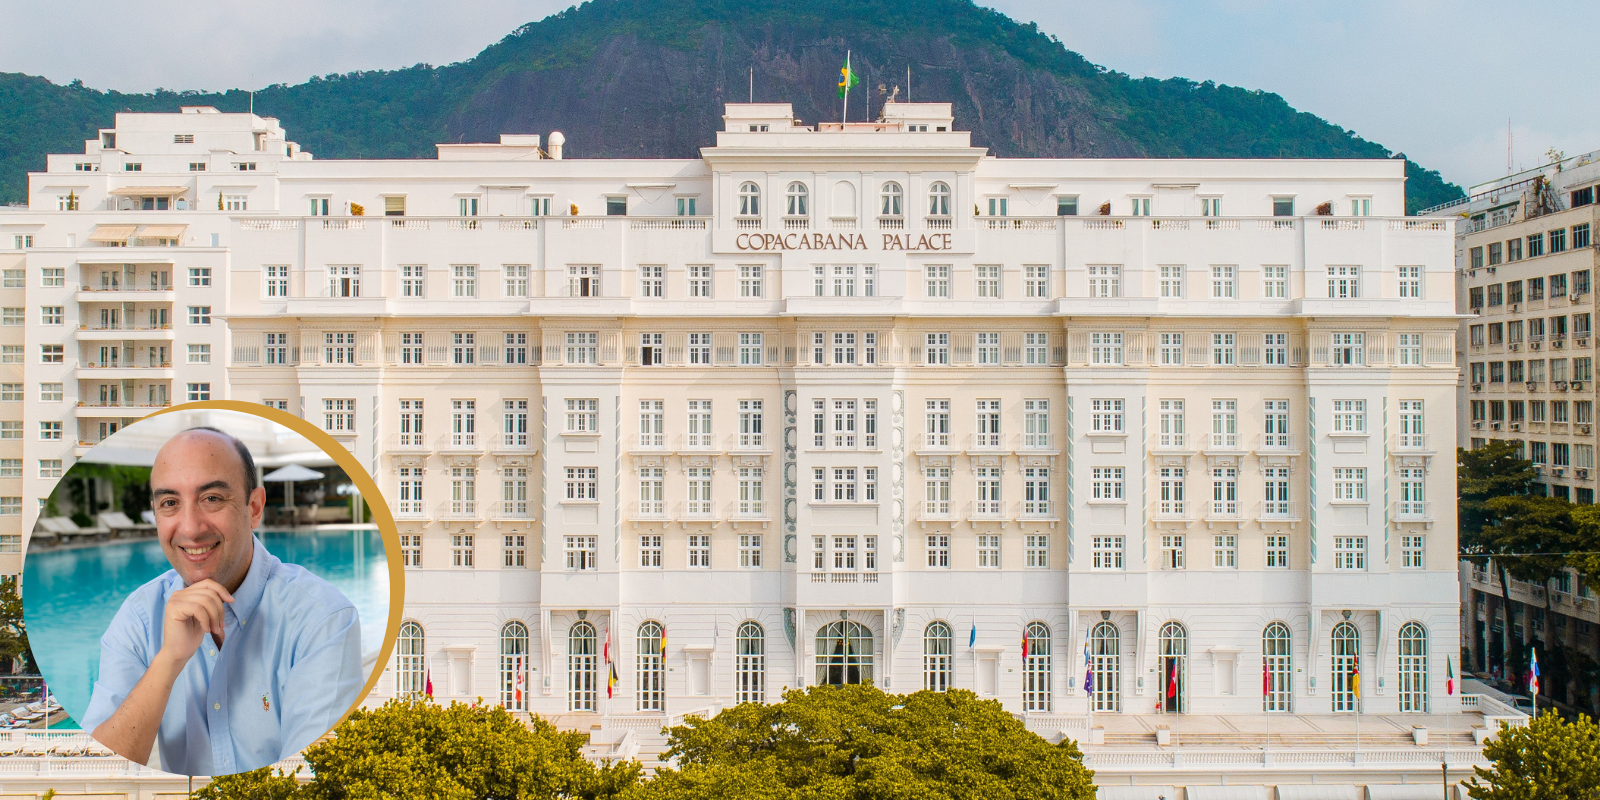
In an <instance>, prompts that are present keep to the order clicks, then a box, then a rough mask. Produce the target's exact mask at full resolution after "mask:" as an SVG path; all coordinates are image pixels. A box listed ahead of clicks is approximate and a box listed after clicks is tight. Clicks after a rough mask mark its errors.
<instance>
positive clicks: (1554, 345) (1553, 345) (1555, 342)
mask: <svg viewBox="0 0 1600 800" xmlns="http://www.w3.org/2000/svg"><path fill="white" fill-rule="evenodd" d="M1566 346H1567V343H1566V342H1565V341H1564V340H1561V339H1551V340H1550V349H1552V350H1560V349H1561V348H1563V347H1566Z"/></svg>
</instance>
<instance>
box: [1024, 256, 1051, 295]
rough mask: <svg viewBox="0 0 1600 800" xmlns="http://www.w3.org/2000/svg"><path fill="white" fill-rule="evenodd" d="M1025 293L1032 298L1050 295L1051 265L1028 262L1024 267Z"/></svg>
mask: <svg viewBox="0 0 1600 800" xmlns="http://www.w3.org/2000/svg"><path fill="white" fill-rule="evenodd" d="M1022 288H1023V294H1025V295H1026V296H1028V297H1030V298H1038V299H1043V298H1048V297H1049V296H1050V267H1049V266H1048V265H1046V264H1027V265H1024V266H1023V268H1022Z"/></svg>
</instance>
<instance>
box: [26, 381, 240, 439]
mask: <svg viewBox="0 0 1600 800" xmlns="http://www.w3.org/2000/svg"><path fill="white" fill-rule="evenodd" d="M189 385H190V386H194V385H195V384H192V383H191V384H189ZM202 385H204V386H206V387H207V390H206V397H205V398H202V399H210V397H211V392H210V386H211V384H209V383H208V384H202ZM191 399H193V398H191ZM61 430H62V424H61V423H60V422H41V423H39V440H40V441H45V442H59V441H61Z"/></svg>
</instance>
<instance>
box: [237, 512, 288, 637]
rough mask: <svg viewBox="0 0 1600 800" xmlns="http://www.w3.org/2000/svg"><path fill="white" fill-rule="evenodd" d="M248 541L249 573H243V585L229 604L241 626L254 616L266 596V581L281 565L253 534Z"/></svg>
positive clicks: (240, 585)
mask: <svg viewBox="0 0 1600 800" xmlns="http://www.w3.org/2000/svg"><path fill="white" fill-rule="evenodd" d="M250 541H251V542H252V543H253V546H254V550H253V552H252V553H251V555H250V571H249V572H247V573H245V576H244V583H241V584H239V588H238V590H237V591H235V592H234V593H233V603H232V604H231V607H232V609H233V616H234V618H236V619H238V620H239V622H240V623H241V624H243V623H244V622H247V621H249V619H250V617H251V616H252V615H253V614H255V610H256V606H257V605H260V603H261V597H262V595H264V594H266V591H267V580H268V579H270V578H271V577H272V573H273V572H275V571H277V567H278V564H280V563H282V562H280V561H278V559H277V557H276V556H274V555H272V554H271V553H269V552H267V547H266V545H264V544H262V543H261V539H260V538H258V537H256V535H255V534H253V533H252V534H251V535H250Z"/></svg>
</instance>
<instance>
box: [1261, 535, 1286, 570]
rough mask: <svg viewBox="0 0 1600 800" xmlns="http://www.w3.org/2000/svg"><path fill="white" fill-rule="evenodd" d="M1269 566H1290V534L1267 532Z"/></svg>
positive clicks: (1279, 567)
mask: <svg viewBox="0 0 1600 800" xmlns="http://www.w3.org/2000/svg"><path fill="white" fill-rule="evenodd" d="M1266 539H1267V567H1268V568H1269V569H1288V568H1289V535H1288V534H1286V533H1269V534H1267V537H1266Z"/></svg>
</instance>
